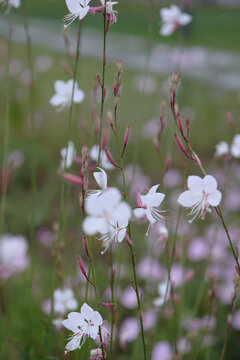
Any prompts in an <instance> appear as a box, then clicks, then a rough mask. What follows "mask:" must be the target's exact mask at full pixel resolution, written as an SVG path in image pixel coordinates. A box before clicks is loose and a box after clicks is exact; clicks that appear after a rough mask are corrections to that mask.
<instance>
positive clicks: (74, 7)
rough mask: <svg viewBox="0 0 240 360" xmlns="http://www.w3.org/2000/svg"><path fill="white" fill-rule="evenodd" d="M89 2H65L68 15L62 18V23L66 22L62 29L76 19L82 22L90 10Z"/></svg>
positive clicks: (77, 0)
mask: <svg viewBox="0 0 240 360" xmlns="http://www.w3.org/2000/svg"><path fill="white" fill-rule="evenodd" d="M90 1H91V0H66V5H67V7H68V10H69V14H68V15H66V16H65V17H64V21H66V22H68V23H67V24H66V25H64V27H65V28H66V27H67V26H69V25H71V24H72V23H73V21H74V20H75V19H77V18H79V20H82V19H83V18H84V17H85V16H86V15H87V13H88V12H89V10H90V6H89V5H88V4H89V3H90Z"/></svg>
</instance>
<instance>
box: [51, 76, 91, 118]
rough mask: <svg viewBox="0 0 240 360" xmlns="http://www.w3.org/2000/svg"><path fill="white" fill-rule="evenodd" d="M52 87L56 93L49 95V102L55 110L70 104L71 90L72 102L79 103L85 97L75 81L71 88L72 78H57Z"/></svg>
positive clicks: (60, 109)
mask: <svg viewBox="0 0 240 360" xmlns="http://www.w3.org/2000/svg"><path fill="white" fill-rule="evenodd" d="M54 88H55V91H56V94H55V95H53V96H52V97H51V99H50V104H51V105H53V106H55V107H56V108H57V111H62V110H63V109H65V108H66V107H69V106H70V105H71V101H72V92H73V91H74V94H73V102H74V103H75V104H80V103H81V102H82V101H83V100H84V98H85V94H84V92H83V91H82V90H81V89H79V87H78V84H77V82H75V86H74V89H73V79H71V80H68V81H66V82H65V81H62V80H57V81H55V83H54Z"/></svg>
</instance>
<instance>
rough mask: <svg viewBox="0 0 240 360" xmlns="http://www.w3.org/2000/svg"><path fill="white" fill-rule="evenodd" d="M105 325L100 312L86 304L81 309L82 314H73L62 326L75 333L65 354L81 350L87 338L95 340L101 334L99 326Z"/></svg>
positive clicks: (69, 315)
mask: <svg viewBox="0 0 240 360" xmlns="http://www.w3.org/2000/svg"><path fill="white" fill-rule="evenodd" d="M102 323H103V319H102V317H101V315H100V314H99V312H97V311H94V310H93V309H92V308H91V307H90V306H89V305H87V304H86V303H84V304H83V306H82V307H81V312H80V313H78V312H71V313H70V314H68V318H67V319H66V320H63V322H62V324H63V326H64V327H65V328H67V329H68V330H71V331H72V332H73V335H72V336H71V337H70V341H69V342H68V343H67V345H66V350H65V354H66V353H68V352H69V351H73V350H76V349H78V348H79V349H81V347H82V346H83V344H84V343H85V341H86V338H88V337H91V338H92V339H93V340H95V339H96V338H97V336H98V333H99V326H101V325H102Z"/></svg>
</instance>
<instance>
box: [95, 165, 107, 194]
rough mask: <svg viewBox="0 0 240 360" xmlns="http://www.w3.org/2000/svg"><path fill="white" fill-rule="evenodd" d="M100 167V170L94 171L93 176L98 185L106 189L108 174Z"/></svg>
mask: <svg viewBox="0 0 240 360" xmlns="http://www.w3.org/2000/svg"><path fill="white" fill-rule="evenodd" d="M98 169H99V170H100V172H95V173H93V176H94V178H95V180H96V182H97V184H98V186H99V187H100V188H101V189H106V188H107V174H106V172H105V171H104V170H103V169H101V168H98Z"/></svg>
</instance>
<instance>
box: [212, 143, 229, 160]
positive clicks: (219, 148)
mask: <svg viewBox="0 0 240 360" xmlns="http://www.w3.org/2000/svg"><path fill="white" fill-rule="evenodd" d="M215 148H216V152H215V156H216V157H220V156H223V155H226V154H228V153H229V145H228V143H227V142H226V141H221V142H220V143H219V144H217V145H216V146H215Z"/></svg>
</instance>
